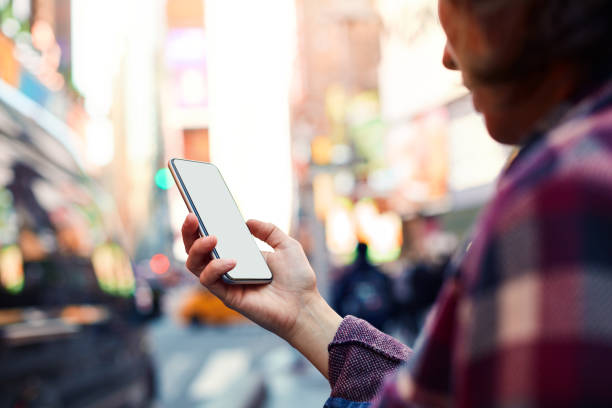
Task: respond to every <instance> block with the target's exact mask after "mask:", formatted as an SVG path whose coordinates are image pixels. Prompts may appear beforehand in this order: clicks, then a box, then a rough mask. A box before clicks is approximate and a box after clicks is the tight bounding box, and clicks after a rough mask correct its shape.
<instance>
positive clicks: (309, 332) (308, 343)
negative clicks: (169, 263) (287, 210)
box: [182, 214, 342, 376]
mask: <svg viewBox="0 0 612 408" xmlns="http://www.w3.org/2000/svg"><path fill="white" fill-rule="evenodd" d="M247 226H248V228H249V230H250V231H251V233H252V234H253V235H254V236H255V237H256V238H258V239H260V240H262V241H264V242H266V243H267V244H268V245H270V246H271V247H272V248H273V249H274V252H262V253H263V255H264V257H265V259H266V263H267V264H268V267H269V268H270V270H271V271H272V282H271V283H270V284H265V285H228V284H226V283H225V282H223V279H222V276H223V275H224V274H225V273H227V272H228V271H230V270H232V269H233V268H234V267H235V266H236V262H235V261H234V260H227V259H214V258H213V257H212V254H211V252H212V250H213V248H214V247H215V245H216V244H217V239H216V238H215V237H213V236H208V237H202V238H200V236H199V234H198V221H197V218H196V217H195V216H194V215H193V214H189V215H188V216H187V218H186V219H185V222H184V224H183V229H182V233H183V242H184V244H185V250H186V251H187V253H188V254H189V257H188V258H187V262H186V266H187V268H188V269H189V270H190V271H191V272H192V273H193V274H195V275H196V276H199V278H200V282H201V283H202V285H204V286H205V287H207V288H208V289H209V290H210V291H211V292H212V293H213V294H214V295H215V296H217V297H218V298H219V299H221V301H223V303H224V304H225V305H226V306H228V307H230V308H232V309H234V310H236V311H238V312H240V313H241V314H243V315H244V316H246V317H247V318H249V319H250V320H252V321H253V322H255V323H257V324H258V325H260V326H262V327H264V328H265V329H267V330H270V331H272V332H273V333H276V334H277V335H279V336H280V337H282V338H284V339H285V340H287V341H288V342H289V343H291V344H292V345H293V346H294V347H296V348H297V349H298V350H300V351H301V352H302V353H303V354H304V355H305V356H306V357H308V358H309V359H310V361H311V362H312V363H313V364H314V365H315V366H316V367H317V368H318V369H319V370H320V371H321V372H322V373H323V374H324V375H325V376H327V355H328V354H327V344H328V343H329V342H331V340H332V339H333V336H334V334H335V332H336V330H337V328H338V326H339V325H340V321H341V320H342V319H341V318H340V316H338V315H337V314H336V313H335V312H334V311H333V310H332V309H331V308H330V307H329V306H328V305H327V303H326V302H325V300H324V299H323V298H322V297H321V295H320V294H319V291H318V290H317V285H316V277H315V274H314V271H313V270H312V268H311V267H310V264H309V263H308V260H307V259H306V255H305V254H304V251H303V249H302V246H301V245H300V244H299V243H298V242H297V241H296V240H294V239H293V238H291V237H289V236H288V235H286V234H285V233H284V232H282V231H281V230H280V229H278V228H277V227H275V226H274V225H272V224H269V223H265V222H261V221H256V220H249V221H248V222H247ZM321 348H322V350H321Z"/></svg>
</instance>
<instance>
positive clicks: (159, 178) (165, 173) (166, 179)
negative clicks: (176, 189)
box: [155, 168, 174, 190]
mask: <svg viewBox="0 0 612 408" xmlns="http://www.w3.org/2000/svg"><path fill="white" fill-rule="evenodd" d="M155 184H156V185H157V187H159V188H161V189H162V190H168V189H170V188H171V187H172V186H173V185H174V180H173V179H172V173H170V170H168V169H166V168H163V169H159V170H157V173H155Z"/></svg>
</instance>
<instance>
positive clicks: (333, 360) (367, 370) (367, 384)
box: [328, 316, 412, 402]
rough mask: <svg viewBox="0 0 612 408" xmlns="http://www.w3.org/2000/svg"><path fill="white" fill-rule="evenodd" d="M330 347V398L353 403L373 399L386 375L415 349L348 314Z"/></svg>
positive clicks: (405, 359)
mask: <svg viewBox="0 0 612 408" xmlns="http://www.w3.org/2000/svg"><path fill="white" fill-rule="evenodd" d="M328 350H329V383H330V385H331V388H332V392H331V397H332V398H341V399H344V400H348V401H354V402H365V401H371V400H372V399H374V397H375V396H376V394H377V393H378V392H379V391H380V388H381V387H382V385H383V381H384V379H385V377H386V376H387V375H388V374H390V373H392V372H394V371H395V370H397V368H398V367H399V366H400V365H401V364H402V363H403V362H405V361H407V360H408V359H409V358H410V357H411V356H412V350H411V349H410V348H409V347H407V346H405V345H404V344H402V343H400V342H399V341H397V340H395V339H394V338H393V337H391V336H389V335H386V334H384V333H382V332H380V331H379V330H377V329H375V328H374V327H373V326H372V325H370V324H369V323H368V322H366V321H364V320H361V319H358V318H356V317H353V316H347V317H346V318H345V319H344V320H343V321H342V323H341V324H340V327H339V328H338V331H337V332H336V335H335V336H334V339H333V340H332V342H331V343H330V344H329V346H328Z"/></svg>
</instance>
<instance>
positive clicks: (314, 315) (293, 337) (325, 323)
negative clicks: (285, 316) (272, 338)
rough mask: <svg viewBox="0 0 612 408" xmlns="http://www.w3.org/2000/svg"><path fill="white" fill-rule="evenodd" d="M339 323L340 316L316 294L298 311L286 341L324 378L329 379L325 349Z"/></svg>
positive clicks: (327, 357)
mask: <svg viewBox="0 0 612 408" xmlns="http://www.w3.org/2000/svg"><path fill="white" fill-rule="evenodd" d="M341 322H342V318H341V317H340V315H338V314H337V313H336V312H335V311H334V310H333V309H332V308H331V307H330V306H329V305H328V304H327V302H326V301H325V299H323V297H321V295H320V294H319V293H316V294H313V297H312V299H311V301H309V302H307V303H306V305H305V307H304V308H302V310H300V314H299V316H298V318H297V320H296V323H295V326H294V328H293V330H292V331H291V333H290V335H289V336H288V337H287V339H286V340H287V341H288V342H289V343H290V344H291V345H292V346H293V347H295V348H296V349H297V350H298V351H299V352H300V353H302V354H303V355H304V356H305V357H306V358H307V359H308V360H309V361H310V362H311V363H312V364H313V365H314V366H315V367H316V368H317V369H318V370H319V371H320V372H321V374H323V376H325V378H329V352H328V350H327V347H328V345H329V344H330V343H331V342H332V340H333V339H334V336H335V334H336V331H337V330H338V327H339V326H340V323H341Z"/></svg>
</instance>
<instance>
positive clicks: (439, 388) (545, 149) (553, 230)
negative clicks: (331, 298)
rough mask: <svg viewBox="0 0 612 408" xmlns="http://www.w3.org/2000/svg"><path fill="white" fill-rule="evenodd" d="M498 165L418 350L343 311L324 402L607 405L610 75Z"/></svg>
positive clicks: (610, 401)
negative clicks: (503, 166)
mask: <svg viewBox="0 0 612 408" xmlns="http://www.w3.org/2000/svg"><path fill="white" fill-rule="evenodd" d="M564 112H565V113H564V114H563V115H558V116H557V120H555V125H554V126H551V127H549V129H550V130H548V131H545V132H539V133H538V134H537V135H534V137H533V138H532V139H531V140H532V141H531V142H530V143H528V145H526V146H525V147H524V148H523V149H522V151H521V153H519V155H518V157H517V159H516V160H515V161H514V162H513V163H512V165H511V166H510V167H509V168H508V169H507V170H506V171H505V172H504V173H503V174H502V175H501V177H500V180H499V183H498V189H497V193H496V195H495V197H494V198H493V199H492V201H491V202H490V203H489V204H488V206H487V207H486V209H485V210H484V211H483V213H482V214H481V216H480V218H479V221H478V222H477V224H476V226H475V229H474V234H473V236H474V240H473V241H472V243H471V245H470V246H469V247H468V250H467V251H465V254H464V256H462V258H461V260H460V262H458V264H457V265H456V267H455V269H454V273H453V274H452V277H451V278H449V280H448V281H447V283H446V284H445V287H444V288H443V290H442V293H441V294H440V297H439V299H438V301H437V304H436V306H435V308H434V310H433V311H432V313H431V314H430V318H429V319H428V322H427V324H426V326H425V328H424V331H423V334H422V335H421V338H420V339H419V340H418V341H417V345H416V347H415V351H412V350H410V349H409V348H407V347H406V346H403V345H402V344H400V343H399V342H397V341H396V340H394V339H393V338H391V337H389V336H387V335H385V334H383V333H381V332H379V331H377V330H376V329H374V328H373V327H371V326H370V325H369V324H367V323H366V322H364V321H362V320H359V319H356V318H354V317H347V318H345V319H344V321H343V322H342V324H341V326H340V328H339V329H338V332H337V333H336V336H335V338H334V340H333V342H332V343H331V344H330V345H329V353H330V367H329V370H330V373H329V374H330V375H329V377H330V384H331V386H332V393H331V397H330V399H329V400H328V401H327V403H326V404H325V407H326V408H347V407H350V408H365V407H372V408H374V407H381V408H382V407H410V406H426V407H429V406H457V407H535V406H538V407H540V406H545V407H566V406H568V407H569V406H571V407H577V406H581V407H583V406H584V407H603V406H612V374H611V373H610V368H611V367H612V82H608V83H607V84H606V85H605V86H603V87H601V88H600V89H599V90H597V91H596V92H594V93H592V94H590V95H589V96H588V97H585V98H584V99H582V101H581V102H579V103H577V104H575V105H574V106H573V107H572V108H569V109H566V110H565V111H564Z"/></svg>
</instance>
